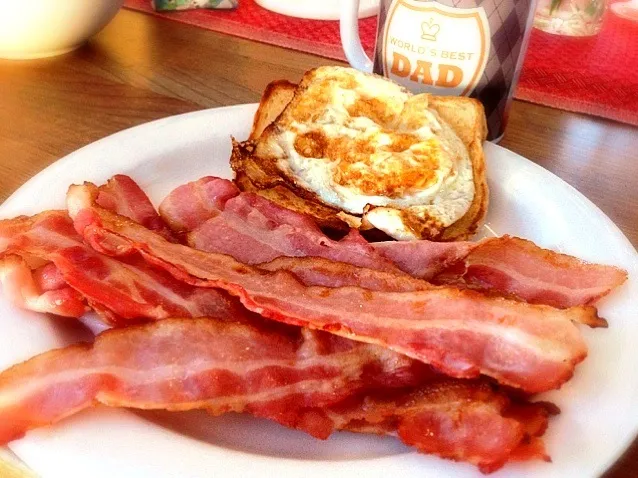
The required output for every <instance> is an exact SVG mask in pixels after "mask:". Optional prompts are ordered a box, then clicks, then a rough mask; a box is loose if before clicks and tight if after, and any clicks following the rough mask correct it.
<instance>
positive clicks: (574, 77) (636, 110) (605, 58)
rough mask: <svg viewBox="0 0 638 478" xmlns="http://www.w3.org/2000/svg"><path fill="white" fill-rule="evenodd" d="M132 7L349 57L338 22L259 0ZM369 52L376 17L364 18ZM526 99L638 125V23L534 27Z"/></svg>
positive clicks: (130, 2) (524, 78) (143, 0)
mask: <svg viewBox="0 0 638 478" xmlns="http://www.w3.org/2000/svg"><path fill="white" fill-rule="evenodd" d="M125 6H126V7H127V8H131V9H134V10H139V11H143V12H148V13H152V14H154V15H159V16H162V17H164V18H169V19H172V20H176V21H179V22H183V23H188V24H191V25H197V26H199V27H202V28H206V29H208V30H214V31H217V32H221V33H227V34H229V35H235V36H238V37H242V38H248V39H251V40H256V41H261V42H265V43H270V44H273V45H278V46H283V47H286V48H291V49H295V50H300V51H304V52H308V53H314V54H316V55H321V56H325V57H328V58H334V59H338V60H344V59H345V57H344V55H343V51H342V49H341V42H340V39H339V23H338V22H336V21H317V20H302V19H298V18H291V17H286V16H283V15H279V14H277V13H273V12H270V11H268V10H265V9H264V8H261V7H260V6H259V5H257V4H256V3H255V2H254V0H239V8H237V9H236V10H189V11H181V12H170V13H157V12H155V11H153V9H152V8H151V6H150V0H126V2H125ZM360 35H361V40H362V42H363V45H364V47H365V49H366V50H367V51H368V53H369V54H371V53H372V50H373V49H374V40H375V36H376V19H375V18H367V19H364V20H361V21H360ZM515 96H516V97H517V98H519V99H523V100H527V101H532V102H534V103H539V104H543V105H547V106H552V107H555V108H561V109H565V110H570V111H576V112H581V113H588V114H592V115H597V116H602V117H605V118H611V119H615V120H618V121H623V122H625V123H630V124H634V125H638V23H632V22H630V21H628V20H623V19H621V18H618V17H616V16H615V15H612V14H610V13H608V14H607V17H606V19H605V23H604V24H603V28H602V31H601V33H600V34H599V35H598V36H596V37H591V38H571V37H564V36H557V35H550V34H547V33H544V32H541V31H538V30H533V32H532V36H531V39H530V45H529V49H528V51H527V56H526V58H525V63H524V65H523V71H522V73H521V77H520V81H519V84H518V87H517V90H516V93H515Z"/></svg>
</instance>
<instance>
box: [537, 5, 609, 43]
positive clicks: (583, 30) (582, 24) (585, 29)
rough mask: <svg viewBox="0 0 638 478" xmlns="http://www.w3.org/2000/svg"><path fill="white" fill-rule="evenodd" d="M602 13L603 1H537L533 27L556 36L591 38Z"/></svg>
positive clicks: (601, 17)
mask: <svg viewBox="0 0 638 478" xmlns="http://www.w3.org/2000/svg"><path fill="white" fill-rule="evenodd" d="M604 13H605V0H538V6H537V8H536V14H535V16H534V26H535V27H536V28H538V29H540V30H543V31H545V32H548V33H553V34H556V35H568V36H580V37H584V36H593V35H597V34H598V32H600V28H601V26H602V23H603V14H604Z"/></svg>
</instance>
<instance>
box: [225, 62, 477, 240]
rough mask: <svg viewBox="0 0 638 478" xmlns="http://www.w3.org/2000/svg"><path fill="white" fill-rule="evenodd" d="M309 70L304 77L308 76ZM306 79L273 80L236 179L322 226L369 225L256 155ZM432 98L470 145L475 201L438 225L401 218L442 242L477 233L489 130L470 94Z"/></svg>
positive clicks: (239, 147)
mask: <svg viewBox="0 0 638 478" xmlns="http://www.w3.org/2000/svg"><path fill="white" fill-rule="evenodd" d="M311 73H312V72H309V74H311ZM309 74H307V75H306V76H305V77H304V80H306V81H308V75H309ZM304 80H302V84H301V85H300V86H297V85H294V84H292V83H290V82H287V81H276V82H273V83H271V84H270V85H268V87H267V88H266V90H265V92H264V94H263V96H262V99H261V102H260V105H259V108H258V110H257V113H256V115H255V119H254V123H253V129H252V131H251V134H250V138H249V140H248V141H246V142H244V143H237V142H235V143H234V144H233V154H232V158H231V166H232V168H233V170H234V171H235V173H236V182H237V184H238V186H239V188H240V189H242V190H245V191H254V192H257V193H258V194H260V195H262V196H264V197H266V198H268V199H270V200H272V201H274V202H276V203H278V204H280V205H282V206H284V207H287V208H289V209H293V210H295V211H298V212H302V213H306V214H309V215H311V216H313V217H314V218H315V220H316V221H317V223H318V224H319V225H320V226H321V227H323V228H327V229H333V230H337V231H344V230H346V229H347V228H348V227H355V228H360V229H361V228H363V229H365V228H370V227H371V225H370V224H369V223H368V222H367V221H365V220H363V221H362V218H361V216H358V215H353V214H349V213H346V212H344V211H342V210H340V209H338V208H335V207H332V206H330V205H328V204H325V203H323V202H322V201H321V198H319V197H317V196H316V195H313V194H312V193H311V192H310V193H309V192H308V191H307V190H305V189H304V188H300V187H298V185H297V184H295V181H294V179H293V180H291V178H289V177H286V175H285V174H282V171H280V170H279V169H278V168H277V166H276V165H274V164H273V163H272V162H271V161H267V160H264V159H263V158H261V157H260V156H259V155H257V154H255V147H256V145H258V144H259V142H260V140H262V138H263V137H264V136H266V137H267V136H268V131H269V128H270V129H272V128H275V127H276V125H277V120H278V119H279V118H280V117H281V116H282V113H284V112H285V111H286V108H287V106H288V105H289V104H290V102H291V101H293V99H294V98H295V96H296V95H302V94H303V90H304ZM428 99H429V101H428V107H429V108H431V109H432V110H434V111H435V112H436V113H437V114H438V116H439V117H440V119H441V120H442V121H443V122H445V123H447V125H449V126H450V127H451V128H452V130H453V131H454V132H455V133H456V135H457V136H458V137H459V138H460V139H461V141H462V142H463V145H464V146H465V148H467V151H468V153H469V157H470V159H471V163H472V168H473V182H474V200H473V201H472V203H471V205H470V207H469V208H468V210H467V211H466V212H465V214H464V215H463V216H462V217H461V218H460V219H458V220H456V221H455V222H454V223H452V224H451V225H449V226H447V227H445V228H439V229H434V230H433V228H432V227H431V224H426V225H424V221H423V218H422V217H418V216H415V217H410V214H411V213H410V211H409V210H405V211H402V213H401V214H402V220H403V222H404V224H407V225H408V226H409V227H410V228H411V232H412V233H413V235H414V236H415V237H419V238H427V239H434V240H442V241H453V240H464V239H467V238H468V237H470V236H472V235H473V234H474V233H475V232H476V230H477V228H478V226H479V224H480V223H481V221H482V220H483V218H484V216H485V214H486V211H487V205H488V188H487V183H486V179H485V159H484V155H483V149H482V143H483V141H484V139H485V136H486V134H487V128H486V123H485V115H484V112H483V107H482V105H481V104H480V102H478V101H476V100H474V99H469V98H465V97H438V96H432V95H429V98H428Z"/></svg>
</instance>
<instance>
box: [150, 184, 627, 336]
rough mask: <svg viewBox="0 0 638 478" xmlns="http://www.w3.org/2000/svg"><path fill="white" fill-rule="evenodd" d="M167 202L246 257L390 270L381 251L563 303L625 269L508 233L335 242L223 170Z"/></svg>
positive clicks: (197, 235) (615, 279)
mask: <svg viewBox="0 0 638 478" xmlns="http://www.w3.org/2000/svg"><path fill="white" fill-rule="evenodd" d="M162 207H163V211H162V215H163V217H164V218H165V220H166V221H167V222H169V223H170V224H171V225H172V227H176V228H177V230H179V232H181V233H189V234H188V235H187V237H188V243H189V245H191V246H192V247H195V248H197V249H201V250H205V251H209V252H219V253H222V254H228V255H231V256H233V257H234V258H235V259H237V260H239V261H240V262H243V263H245V264H259V263H263V262H269V261H272V260H273V259H275V258H278V257H281V256H292V257H299V256H317V257H325V258H328V259H332V260H336V261H340V262H346V263H350V264H354V265H359V266H362V267H366V268H371V269H381V270H385V271H391V269H389V268H388V266H387V263H383V262H379V257H380V256H383V257H385V258H386V259H387V260H389V261H391V262H392V263H393V264H394V265H395V266H396V267H398V268H399V269H400V270H401V271H403V272H405V273H407V274H410V275H411V276H413V277H416V278H420V279H424V280H431V281H433V282H434V283H437V284H454V285H455V286H457V287H463V288H472V289H477V290H483V291H489V292H490V293H492V294H499V295H503V296H506V297H510V298H518V299H520V300H524V301H527V302H530V303H534V304H547V305H552V306H555V307H560V308H567V307H572V306H577V305H591V304H593V303H594V302H595V301H596V300H598V299H599V298H601V297H602V296H604V295H606V294H608V293H609V292H610V291H611V290H612V289H613V288H615V287H617V286H619V285H620V284H622V283H623V282H624V281H625V279H626V277H627V274H626V272H625V271H622V270H620V269H617V268H615V267H610V266H603V265H596V264H587V263H584V262H583V261H580V260H578V259H576V258H574V257H571V256H567V255H564V254H559V253H556V252H553V251H549V250H545V249H541V248H539V247H538V246H536V245H535V244H533V243H531V242H529V241H524V240H522V239H518V238H513V237H508V236H505V237H502V238H488V239H484V240H482V241H479V242H450V243H441V242H431V241H405V242H396V241H388V242H377V243H373V244H367V243H366V241H365V239H363V238H362V237H361V235H360V234H359V233H358V232H357V231H356V230H354V229H353V230H351V232H350V234H348V235H347V236H346V237H345V238H344V239H342V240H341V241H339V242H335V241H331V240H330V239H328V238H327V237H326V236H325V235H323V233H321V231H320V230H319V229H318V228H317V226H316V225H315V224H314V222H312V220H310V218H308V217H306V216H303V215H301V214H298V213H296V212H294V211H289V210H287V209H284V208H282V207H280V206H278V205H276V204H274V203H272V202H270V201H268V200H267V199H264V198H262V197H259V196H255V195H254V194H251V193H240V192H239V190H237V188H235V187H234V185H233V184H232V183H230V182H229V181H226V180H223V179H219V178H212V177H207V178H202V179H200V180H199V181H195V182H193V183H189V184H186V185H184V186H180V187H179V188H177V189H176V190H175V191H173V192H172V193H171V194H169V195H168V197H167V198H166V199H165V200H164V202H163V203H162ZM352 247H355V248H356V247H359V248H362V251H363V253H364V254H367V255H368V256H369V257H373V258H374V261H373V262H372V263H370V262H368V263H365V262H364V261H362V260H361V259H360V255H359V254H358V253H353V252H352V249H351V248H352ZM393 272H397V271H396V270H394V271H393ZM598 325H602V323H599V324H598Z"/></svg>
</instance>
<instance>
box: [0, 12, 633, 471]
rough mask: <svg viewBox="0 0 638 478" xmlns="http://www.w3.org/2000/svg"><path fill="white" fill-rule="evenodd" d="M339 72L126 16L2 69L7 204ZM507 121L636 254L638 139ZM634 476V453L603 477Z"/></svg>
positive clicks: (534, 111) (523, 108)
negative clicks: (157, 130) (163, 136)
mask: <svg viewBox="0 0 638 478" xmlns="http://www.w3.org/2000/svg"><path fill="white" fill-rule="evenodd" d="M331 63H334V62H332V61H330V60H326V59H322V58H318V57H315V56H312V55H306V54H302V53H298V52H293V51H290V50H285V49H281V48H277V47H273V46H269V45H263V44H259V43H254V42H251V41H246V40H241V39H237V38H233V37H229V36H225V35H221V34H216V33H212V32H209V31H205V30H201V29H198V28H195V27H190V26H185V25H181V24H178V23H176V22H171V21H167V20H163V19H158V18H154V17H150V16H145V15H143V14H139V13H133V12H130V11H126V10H123V11H122V12H120V13H119V14H118V15H117V17H116V18H115V20H114V21H113V22H112V23H111V24H110V25H109V26H108V27H107V28H106V29H105V30H104V31H103V32H102V33H100V34H99V35H97V36H96V37H95V38H94V39H93V40H91V41H90V42H89V44H88V45H86V46H85V47H83V48H82V49H80V50H78V51H76V52H73V53H71V54H68V55H64V56H61V57H57V58H51V59H44V60H35V61H25V62H15V61H5V60H0V200H4V199H6V198H7V197H8V196H9V195H10V194H11V193H12V192H13V191H14V190H15V189H16V188H18V187H19V186H20V185H21V184H22V183H24V182H25V181H26V180H27V179H29V178H30V177H31V176H33V175H34V174H35V173H37V172H38V171H40V170H42V169H43V168H45V167H46V166H48V165H49V164H51V163H52V162H53V161H55V160H56V159H58V158H60V157H62V156H64V155H66V154H68V153H70V152H72V151H74V150H75V149H77V148H79V147H81V146H83V145H85V144H88V143H90V142H92V141H95V140H97V139H99V138H102V137H104V136H107V135H109V134H111V133H114V132H116V131H119V130H121V129H124V128H128V127H131V126H135V125H138V124H140V123H144V122H147V121H150V120H154V119H157V118H162V117H165V116H168V115H173V114H177V113H185V112H188V111H194V110H199V109H203V108H211V107H216V106H222V105H234V104H240V103H250V102H255V101H257V100H258V99H259V96H260V94H261V92H262V90H263V88H264V87H265V86H266V84H267V83H268V82H270V81H271V80H273V79H277V78H286V79H289V80H293V81H297V80H298V79H299V78H300V77H301V75H302V73H303V72H304V71H306V70H308V69H310V68H313V67H316V66H319V65H325V64H331ZM510 118H511V119H510V123H509V126H508V128H507V132H506V135H505V138H504V139H503V141H502V142H501V145H502V146H505V147H506V148H509V149H511V150H513V151H516V152H517V153H520V154H522V155H523V156H525V157H527V158H529V159H531V160H532V161H535V162H537V163H538V164H540V165H542V166H543V167H545V168H547V169H548V170H550V171H552V172H554V173H556V174H557V175H558V176H560V177H561V178H563V179H564V180H565V181H567V182H568V183H570V184H571V185H572V186H574V187H576V188H577V189H579V190H580V191H581V192H582V193H584V194H585V195H586V196H587V197H589V198H590V199H591V200H592V201H593V202H594V203H596V204H597V205H598V206H599V207H600V208H601V209H602V210H603V211H604V212H605V214H607V215H608V216H609V217H611V219H612V220H613V221H614V222H615V223H616V224H618V226H619V227H620V228H621V229H622V230H623V232H624V233H625V234H626V235H627V237H628V238H629V239H630V240H631V241H632V243H633V244H634V246H637V245H638V214H637V213H636V211H637V210H638V130H637V129H636V128H633V127H631V126H628V125H624V124H620V123H614V122H612V121H607V120H602V119H597V118H592V117H589V116H584V115H579V114H572V113H567V112H564V111H560V110H555V109H550V108H545V107H542V106H536V105H532V104H528V103H523V102H514V105H513V107H512V110H511V116H510ZM637 405H638V404H637ZM601 439H604V437H601ZM0 451H1V449H0ZM13 461H14V460H12V458H11V457H10V456H8V455H6V454H2V453H0V476H2V477H3V478H13V477H18V476H19V477H25V476H31V475H30V474H29V473H28V472H27V471H26V469H25V468H23V467H21V466H18V467H16V466H14V465H11V463H12V462H13ZM637 474H638V444H636V443H635V444H634V445H633V446H632V447H631V449H630V450H629V451H628V452H627V453H626V454H625V456H624V457H623V458H622V459H621V460H620V461H619V462H618V464H617V465H616V466H615V467H614V469H613V470H611V471H610V472H608V473H607V475H606V478H630V477H634V476H637Z"/></svg>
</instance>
